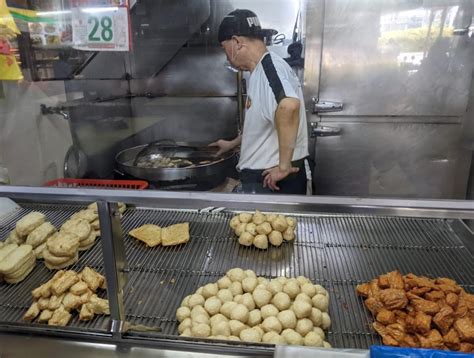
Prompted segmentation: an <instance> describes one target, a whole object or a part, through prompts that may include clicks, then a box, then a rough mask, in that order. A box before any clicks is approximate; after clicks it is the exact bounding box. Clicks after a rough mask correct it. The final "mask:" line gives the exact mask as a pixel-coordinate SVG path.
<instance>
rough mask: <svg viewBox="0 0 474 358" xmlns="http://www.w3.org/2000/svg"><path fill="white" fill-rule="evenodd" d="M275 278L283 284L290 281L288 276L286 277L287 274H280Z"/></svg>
mask: <svg viewBox="0 0 474 358" xmlns="http://www.w3.org/2000/svg"><path fill="white" fill-rule="evenodd" d="M275 280H277V281H278V282H280V283H281V284H282V285H285V283H287V282H288V278H287V277H285V276H278V277H277V278H276V279H275Z"/></svg>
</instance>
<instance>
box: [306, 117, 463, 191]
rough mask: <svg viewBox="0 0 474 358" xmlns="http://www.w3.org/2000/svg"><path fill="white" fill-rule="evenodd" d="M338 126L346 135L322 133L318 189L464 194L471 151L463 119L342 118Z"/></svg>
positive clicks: (317, 171) (317, 168) (317, 172)
mask: <svg viewBox="0 0 474 358" xmlns="http://www.w3.org/2000/svg"><path fill="white" fill-rule="evenodd" d="M331 125H334V123H331ZM337 126H339V127H340V128H341V129H342V135H341V136H337V137H327V138H320V139H318V144H317V147H316V167H315V172H314V176H315V178H314V179H315V186H316V192H317V193H323V194H324V195H357V196H363V197H369V196H384V197H407V198H408V197H410V198H439V199H447V198H456V199H464V198H465V195H466V191H465V188H466V185H467V178H468V171H469V163H470V160H471V153H470V152H469V151H468V150H466V149H464V148H463V147H462V146H461V143H460V142H459V138H460V136H461V134H462V127H461V126H460V125H451V124H446V125H440V124H422V123H418V124H410V123H386V124H382V123H379V124H374V123H342V122H340V123H337Z"/></svg>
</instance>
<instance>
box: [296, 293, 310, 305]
mask: <svg viewBox="0 0 474 358" xmlns="http://www.w3.org/2000/svg"><path fill="white" fill-rule="evenodd" d="M295 301H305V302H307V303H309V304H310V305H313V302H312V301H311V298H310V297H309V296H308V295H306V294H304V293H298V295H297V296H296V297H295Z"/></svg>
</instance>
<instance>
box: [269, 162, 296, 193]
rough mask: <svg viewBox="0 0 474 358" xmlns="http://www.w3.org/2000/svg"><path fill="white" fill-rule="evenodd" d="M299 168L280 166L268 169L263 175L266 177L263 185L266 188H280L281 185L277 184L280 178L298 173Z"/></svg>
mask: <svg viewBox="0 0 474 358" xmlns="http://www.w3.org/2000/svg"><path fill="white" fill-rule="evenodd" d="M299 170H300V169H299V168H296V167H289V168H288V169H282V168H280V167H279V166H276V167H273V168H270V169H266V170H264V171H263V173H262V176H264V177H265V178H263V187H264V188H266V187H267V186H268V187H269V188H270V189H271V190H280V187H279V186H277V183H278V182H279V181H280V180H283V179H285V178H286V177H287V176H288V175H290V174H293V173H298V171H299Z"/></svg>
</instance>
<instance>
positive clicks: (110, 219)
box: [97, 200, 128, 337]
mask: <svg viewBox="0 0 474 358" xmlns="http://www.w3.org/2000/svg"><path fill="white" fill-rule="evenodd" d="M97 205H98V209H99V219H100V231H101V237H102V240H101V242H102V255H103V259H104V269H105V278H106V280H107V294H108V298H109V306H110V327H109V331H110V332H111V333H112V336H113V337H120V336H121V334H122V332H123V325H124V323H125V308H124V302H123V289H124V286H125V283H126V279H127V277H126V274H127V271H128V269H127V262H126V257H125V248H124V243H123V240H122V226H121V224H120V211H119V209H118V205H117V203H109V202H107V201H103V200H100V201H98V202H97Z"/></svg>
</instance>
